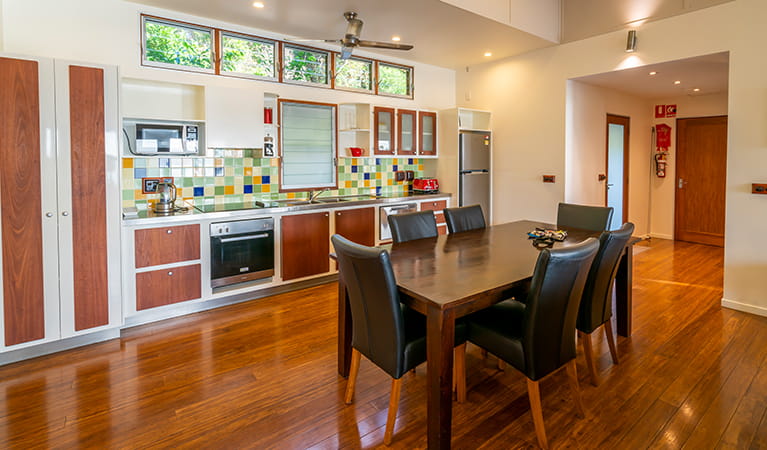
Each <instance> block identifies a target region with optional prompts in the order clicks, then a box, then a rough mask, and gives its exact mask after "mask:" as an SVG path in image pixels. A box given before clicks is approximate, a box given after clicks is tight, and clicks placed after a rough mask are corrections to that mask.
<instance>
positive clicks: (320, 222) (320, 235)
mask: <svg viewBox="0 0 767 450" xmlns="http://www.w3.org/2000/svg"><path fill="white" fill-rule="evenodd" d="M281 223H282V230H281V232H282V245H281V247H282V279H283V280H293V279H295V278H302V277H308V276H310V275H317V274H320V273H326V272H328V271H330V215H329V213H327V212H319V213H311V214H296V215H293V216H283V217H282V220H281Z"/></svg>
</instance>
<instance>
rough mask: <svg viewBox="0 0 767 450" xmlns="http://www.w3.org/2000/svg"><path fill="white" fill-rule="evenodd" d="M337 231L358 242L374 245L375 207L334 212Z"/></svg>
mask: <svg viewBox="0 0 767 450" xmlns="http://www.w3.org/2000/svg"><path fill="white" fill-rule="evenodd" d="M333 215H334V217H335V225H336V233H337V234H340V235H341V236H343V237H345V238H346V239H349V240H350V241H352V242H356V243H357V244H362V245H367V246H370V247H372V246H374V245H375V240H376V228H375V226H376V223H375V221H376V216H375V208H374V207H370V208H356V209H344V210H339V211H335V212H334V214H333Z"/></svg>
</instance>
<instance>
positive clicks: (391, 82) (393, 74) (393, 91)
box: [378, 63, 412, 96]
mask: <svg viewBox="0 0 767 450" xmlns="http://www.w3.org/2000/svg"><path fill="white" fill-rule="evenodd" d="M411 70H412V69H410V68H409V67H401V66H391V65H389V64H383V63H378V92H379V93H381V94H390V95H402V96H410V95H411V94H412V93H411V92H410V85H411V82H410V81H411V80H410V78H411Z"/></svg>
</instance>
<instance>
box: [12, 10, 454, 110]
mask: <svg viewBox="0 0 767 450" xmlns="http://www.w3.org/2000/svg"><path fill="white" fill-rule="evenodd" d="M0 1H3V2H4V3H3V4H1V5H2V6H3V15H2V19H3V21H2V22H0V29H2V34H3V35H4V51H5V52H9V53H16V54H25V55H36V56H48V57H55V58H64V59H71V60H80V61H88V62H99V63H104V64H115V65H118V66H119V67H120V73H121V76H123V77H130V78H142V79H152V80H161V81H169V82H176V83H190V84H196V85H202V86H212V85H216V86H227V87H234V88H239V89H243V90H246V91H247V96H253V95H261V94H262V93H263V92H271V93H276V94H278V95H280V96H281V97H283V98H290V99H301V100H312V101H318V102H328V103H343V102H363V103H371V104H376V105H386V106H395V107H406V108H424V109H434V110H439V109H445V108H452V107H454V106H455V95H454V93H455V88H454V86H455V72H454V71H453V70H451V69H444V68H440V67H436V66H431V65H426V64H414V63H412V62H410V61H406V60H402V59H396V58H388V57H384V58H382V57H380V56H376V57H377V58H379V59H384V60H387V61H391V62H399V63H403V64H408V65H413V66H415V91H414V92H415V99H414V100H407V99H394V98H387V97H382V96H374V95H367V94H358V93H351V92H342V91H337V90H331V89H321V88H311V87H305V86H290V85H286V84H280V83H271V82H263V81H254V80H242V79H234V78H227V77H221V76H213V75H205V74H193V73H185V72H179V71H175V70H165V69H154V68H146V67H141V65H140V46H141V37H140V19H139V14H140V13H142V12H143V13H148V14H153V15H158V16H161V17H166V18H170V19H178V20H183V21H188V22H192V23H198V24H201V25H210V26H216V27H220V28H225V29H228V30H233V31H240V32H244V33H250V34H256V35H260V36H264V37H274V38H281V36H277V35H274V34H273V33H268V32H264V31H261V30H256V29H251V28H245V27H242V26H238V25H232V24H226V23H222V22H218V21H214V20H210V19H207V18H200V17H194V16H188V15H184V14H180V13H177V12H174V11H166V10H161V9H157V8H151V7H147V6H144V5H139V4H136V3H131V2H127V1H122V0H37V1H27V0H0ZM328 48H330V47H328ZM355 54H359V55H360V56H365V55H366V53H365V52H363V51H359V52H358V51H355ZM367 56H372V55H371V54H369V53H368V54H367Z"/></svg>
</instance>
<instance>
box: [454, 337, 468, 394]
mask: <svg viewBox="0 0 767 450" xmlns="http://www.w3.org/2000/svg"><path fill="white" fill-rule="evenodd" d="M454 361H455V362H454V364H453V368H454V369H455V370H453V384H455V386H456V393H457V397H458V403H463V402H465V401H466V343H465V342H464V343H463V344H461V345H459V346H458V347H456V348H455V358H454Z"/></svg>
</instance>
